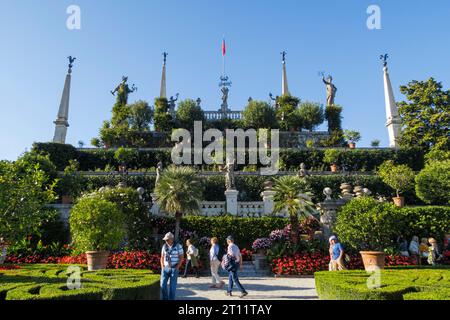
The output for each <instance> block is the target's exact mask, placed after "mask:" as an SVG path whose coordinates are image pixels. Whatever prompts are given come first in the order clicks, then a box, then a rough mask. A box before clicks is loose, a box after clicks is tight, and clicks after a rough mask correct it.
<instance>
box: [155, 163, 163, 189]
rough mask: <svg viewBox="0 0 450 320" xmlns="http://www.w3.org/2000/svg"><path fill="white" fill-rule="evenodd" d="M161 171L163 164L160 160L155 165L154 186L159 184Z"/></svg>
mask: <svg viewBox="0 0 450 320" xmlns="http://www.w3.org/2000/svg"><path fill="white" fill-rule="evenodd" d="M162 171H163V164H162V162H161V161H160V162H158V165H157V167H156V180H155V188H156V187H157V186H158V184H159V180H160V179H161V174H162Z"/></svg>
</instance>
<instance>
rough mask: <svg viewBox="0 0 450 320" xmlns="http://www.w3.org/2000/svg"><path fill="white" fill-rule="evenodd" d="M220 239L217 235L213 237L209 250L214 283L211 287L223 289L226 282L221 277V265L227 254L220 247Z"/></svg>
mask: <svg viewBox="0 0 450 320" xmlns="http://www.w3.org/2000/svg"><path fill="white" fill-rule="evenodd" d="M217 242H218V239H217V238H216V237H213V238H211V249H210V250H209V264H210V266H211V277H212V285H211V286H210V288H215V289H222V288H223V286H224V285H225V282H224V281H222V279H220V276H219V267H220V264H221V262H222V258H223V256H224V255H225V254H224V253H223V252H222V250H221V249H220V246H219V244H218V243H217Z"/></svg>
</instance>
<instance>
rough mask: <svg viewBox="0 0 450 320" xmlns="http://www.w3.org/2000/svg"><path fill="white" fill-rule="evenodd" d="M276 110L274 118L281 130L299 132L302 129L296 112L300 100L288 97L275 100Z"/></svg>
mask: <svg viewBox="0 0 450 320" xmlns="http://www.w3.org/2000/svg"><path fill="white" fill-rule="evenodd" d="M276 103H277V105H278V108H277V110H276V116H277V120H278V124H279V126H280V129H281V130H286V131H290V130H299V128H301V127H302V123H301V119H300V117H299V115H298V112H297V107H298V105H299V103H300V99H298V98H296V97H292V96H290V95H284V96H281V97H278V98H277V101H276Z"/></svg>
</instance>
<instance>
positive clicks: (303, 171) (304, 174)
mask: <svg viewBox="0 0 450 320" xmlns="http://www.w3.org/2000/svg"><path fill="white" fill-rule="evenodd" d="M298 176H299V177H300V178H304V177H307V176H309V172H308V170H306V165H305V164H304V163H301V164H300V170H299V171H298Z"/></svg>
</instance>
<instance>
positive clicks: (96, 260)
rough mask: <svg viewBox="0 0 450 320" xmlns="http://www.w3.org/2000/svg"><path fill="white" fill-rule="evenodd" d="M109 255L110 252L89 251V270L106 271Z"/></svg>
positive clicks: (87, 256)
mask: <svg viewBox="0 0 450 320" xmlns="http://www.w3.org/2000/svg"><path fill="white" fill-rule="evenodd" d="M108 255H109V251H87V252H86V258H87V265H88V270H89V271H93V270H102V269H106V266H107V265H108Z"/></svg>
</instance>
